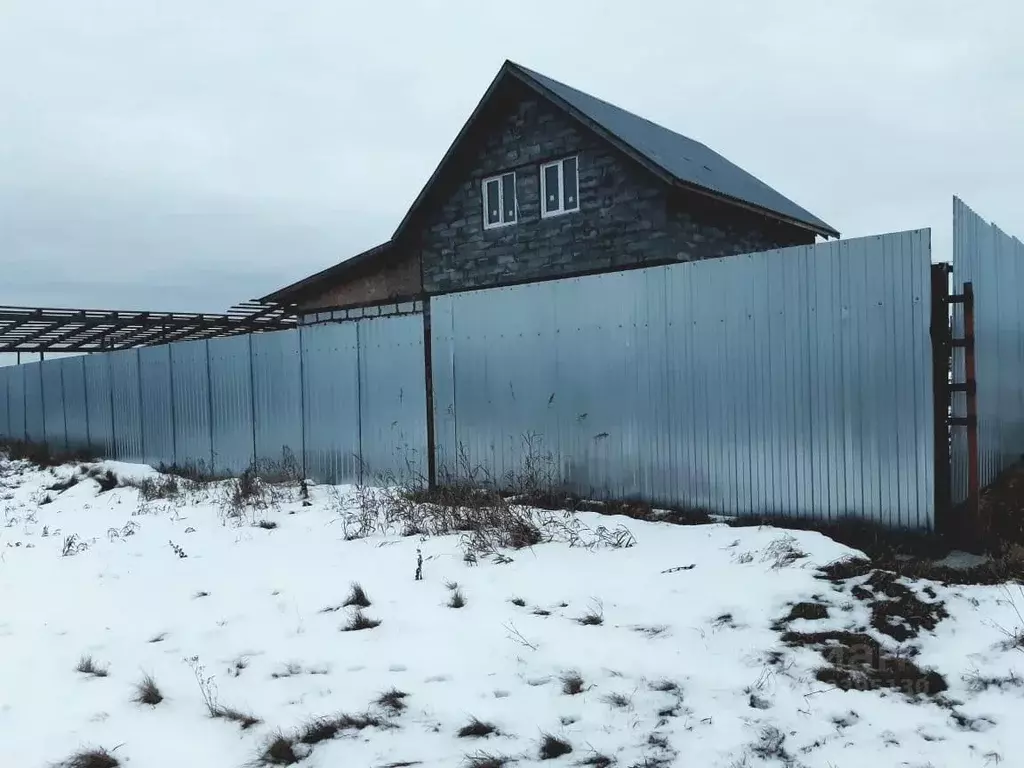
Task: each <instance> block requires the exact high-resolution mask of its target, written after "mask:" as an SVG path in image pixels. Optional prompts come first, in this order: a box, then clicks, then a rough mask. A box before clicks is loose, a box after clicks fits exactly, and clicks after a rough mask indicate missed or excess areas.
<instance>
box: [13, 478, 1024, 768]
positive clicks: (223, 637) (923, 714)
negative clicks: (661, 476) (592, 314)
mask: <svg viewBox="0 0 1024 768" xmlns="http://www.w3.org/2000/svg"><path fill="white" fill-rule="evenodd" d="M86 469H87V470H89V473H90V474H91V475H92V476H91V477H89V476H86V474H85V473H84V472H83V470H86ZM108 469H109V470H111V471H112V472H113V473H115V475H116V476H117V477H118V478H120V480H121V482H122V483H123V482H124V481H125V480H128V481H129V482H136V483H137V482H138V481H139V480H140V479H144V478H146V477H155V476H156V473H154V472H153V470H150V469H148V468H144V467H136V466H128V465H117V464H110V463H107V464H103V465H89V466H88V467H82V468H79V467H77V466H68V467H59V468H57V469H55V470H47V471H42V470H38V469H35V468H30V467H28V466H27V465H24V464H20V463H12V462H8V461H6V460H2V459H0V512H2V520H3V521H4V527H0V766H4V767H6V766H11V767H12V768H13V767H17V768H31V767H32V766H46V765H54V764H61V762H62V761H66V760H68V759H69V758H70V757H72V756H73V755H75V754H77V753H81V752H82V751H83V750H88V749H89V748H103V749H106V750H108V751H109V756H110V758H112V760H113V761H116V763H115V762H111V761H107V762H102V761H99V762H94V763H88V762H82V763H81V765H82V766H91V765H96V766H102V765H115V764H120V765H123V766H136V768H182V767H183V766H188V767H189V768H229V767H230V766H245V765H259V764H275V762H274V761H277V762H278V763H282V764H286V763H288V762H290V761H293V760H299V761H300V762H299V764H300V765H302V766H311V767H312V766H322V767H324V768H327V767H328V766H331V767H333V766H368V767H375V766H381V767H382V766H406V765H422V766H460V765H476V766H499V765H503V764H507V765H513V764H516V765H534V764H540V763H543V764H546V765H552V766H558V765H564V766H568V765H581V764H582V765H596V766H601V765H619V766H626V767H628V766H670V765H681V766H682V765H686V766H725V767H729V768H732V767H737V768H742V767H748V766H749V767H753V766H762V765H766V766H835V768H845V767H846V766H850V767H853V766H865V765H874V766H928V765H931V766H952V765H955V766H986V765H996V764H999V763H1003V764H1005V765H1019V764H1021V763H1020V762H1019V761H1020V760H1021V757H1020V756H1021V754H1024V729H1022V728H1021V727H1020V725H1019V724H1020V723H1021V722H1022V721H1024V685H1022V677H1018V676H1017V673H1018V672H1019V671H1020V672H1021V674H1022V675H1024V671H1021V669H1022V667H1024V664H1022V662H1024V653H1022V651H1021V647H1020V645H1018V644H1015V642H1014V641H1015V639H1016V638H1015V637H1014V635H1015V634H1016V633H1019V632H1020V631H1021V629H1022V625H1024V620H1022V619H1021V616H1020V614H1018V612H1017V610H1018V608H1019V609H1021V610H1024V596H1022V595H1020V593H1019V592H1018V591H1017V588H1016V587H1012V588H1007V587H1002V586H987V587H982V586H954V587H946V586H943V585H940V584H937V583H930V582H902V581H893V580H891V579H888V580H887V579H885V578H884V577H883V578H879V576H878V574H876V575H875V576H873V577H872V576H871V575H870V574H862V575H858V576H855V577H854V578H851V579H847V580H834V581H830V580H826V579H823V578H821V575H820V573H819V572H818V570H817V568H818V567H820V566H824V565H826V564H828V563H832V562H834V561H836V560H838V559H840V558H846V557H857V556H858V553H856V552H854V551H852V550H849V549H848V548H846V547H844V546H842V545H839V544H837V543H835V542H833V541H831V540H829V539H827V538H825V537H824V536H821V535H819V534H816V533H807V532H787V531H783V530H779V529H774V528H767V527H765V528H731V527H728V526H726V525H723V524H711V525H700V526H689V527H684V526H673V525H669V524H667V523H650V522H640V521H636V520H630V519H625V518H609V517H602V516H599V515H596V514H593V513H582V514H580V515H578V516H575V518H571V519H570V521H571V520H572V519H574V520H576V521H578V523H579V526H576V525H575V523H573V524H570V525H568V526H557V525H556V526H554V527H551V526H548V528H547V529H546V530H547V531H548V532H549V533H551V537H552V538H553V539H554V540H552V541H545V542H544V543H539V544H536V545H534V546H532V547H528V548H523V549H519V550H508V551H504V552H502V553H501V554H502V556H500V557H495V556H493V555H492V556H480V557H478V558H477V559H476V561H475V562H473V561H472V559H468V560H467V559H466V558H465V557H464V549H463V543H464V540H463V538H462V537H460V536H456V535H449V536H437V537H425V536H408V537H401V536H397V535H381V534H374V535H370V536H368V537H365V538H358V539H354V540H346V532H348V533H349V534H351V533H352V531H353V525H354V522H353V521H354V520H357V519H359V518H360V509H361V507H360V504H359V497H360V494H359V493H357V491H356V489H353V488H336V489H331V488H325V487H314V488H313V489H312V492H311V498H310V501H309V502H306V504H304V503H303V501H302V500H301V499H300V498H299V494H298V491H297V489H294V488H293V489H290V490H289V491H288V492H287V494H285V493H284V492H281V494H279V495H286V498H277V499H276V500H274V501H273V503H271V504H270V507H269V508H267V509H264V510H248V511H243V514H241V516H238V517H232V516H230V514H229V511H228V506H229V505H227V504H226V502H225V498H226V496H225V494H226V492H227V490H226V489H227V487H228V485H227V484H226V485H223V486H204V487H201V488H199V489H196V490H193V491H190V492H188V493H181V494H179V495H178V496H177V497H175V498H169V499H158V500H153V501H146V500H144V499H142V498H141V496H140V491H139V490H138V489H137V488H135V487H116V488H113V489H110V490H103V489H102V486H101V482H99V481H102V480H103V479H104V476H103V474H102V473H103V472H105V471H106V470H108ZM70 477H76V478H79V479H80V482H77V483H76V484H74V485H70V487H67V488H66V489H65V490H60V488H61V487H62V485H67V483H63V484H60V485H58V486H57V489H56V490H46V489H47V487H50V486H54V485H55V484H56V483H57V481H58V480H66V479H67V478H70ZM97 478H98V479H99V481H98V479H97ZM150 490H152V489H150ZM48 499H49V500H50V501H47V500H48ZM44 502H46V503H44ZM546 514H547V515H548V517H547V518H546V519H547V520H548V522H549V523H550V522H552V521H557V520H561V519H562V516H561V515H559V514H558V513H555V515H554V516H551V515H550V513H546ZM363 519H364V520H365V518H363ZM563 522H565V521H564V520H563ZM260 525H263V526H265V527H260ZM601 526H603V527H605V528H607V529H608V531H614V530H615V529H616V527H617V526H624V527H625V528H627V529H628V531H629V533H630V534H631V536H630V537H627V536H624V535H623V532H622V530H621V529H619V532H618V536H617V537H616V536H613V535H611V534H609V533H607V532H605V531H603V530H602V529H600V527H601ZM624 544H629V545H630V546H623V545H624ZM419 556H422V580H416V579H415V578H414V576H415V572H416V569H417V561H418V557H419ZM872 579H874V580H873V581H872ZM353 582H358V583H359V584H360V585H361V586H362V588H363V590H364V591H365V595H366V598H367V599H368V601H369V603H370V604H369V605H368V606H367V607H365V608H363V609H359V608H357V607H353V606H348V607H345V606H343V605H342V604H343V603H344V602H346V598H348V597H349V596H350V592H351V585H352V583H353ZM901 589H903V591H905V592H906V593H907V594H911V595H912V596H913V601H914V604H915V605H916V606H917V609H919V611H923V614H924V617H923V619H921V620H919V621H917V622H916V623H917V624H918V625H920V624H922V622H923V626H920V628H919V629H918V630H916V631H915V628H914V626H913V625H914V624H915V621H914V620H913V619H909V618H908V619H906V620H904V618H902V617H901V616H900V615H899V614H900V610H902V608H899V607H896V608H893V606H894V605H895V604H896V598H895V597H893V595H897V596H898V595H900V594H902V592H901ZM456 594H458V595H460V596H461V597H462V598H463V600H464V604H463V605H462V606H461V607H452V606H453V604H454V605H458V603H459V600H458V599H454V598H455V596H456ZM901 605H902V604H901ZM890 608H891V609H892V610H889V609H890ZM908 610H909V609H908ZM872 612H874V615H887V616H889V617H890V618H889V619H887V620H888V621H889V622H890V624H891V631H890V632H889V633H888V634H885V633H880V632H879V631H878V629H876V628H874V627H872V626H871V621H872V615H873V613H872ZM356 616H362V617H364V618H367V619H370V620H371V621H368V622H366V623H367V624H374V623H375V622H378V621H379V622H380V623H379V624H377V625H376V626H368V627H367V628H364V629H358V630H354V631H343V630H344V628H345V627H347V626H349V625H350V623H351V622H352V620H353V618H354V617H356ZM876 623H877V622H876ZM929 625H931V626H933V629H928V626H929ZM813 633H818V634H816V635H815V634H813ZM844 633H845V634H844ZM891 635H897V636H899V637H901V638H903V639H902V641H901V642H900V641H897V640H896V639H895V638H894V637H893V636H891ZM837 638H838V641H839V642H840V643H842V642H845V643H846V647H840V646H837V645H836V639H837ZM844 638H845V639H844ZM850 638H853V639H854V640H857V639H858V638H859V642H860V645H859V646H857V647H854V646H856V643H854V644H853V645H851V640H850ZM877 643H880V645H881V649H882V651H881V654H880V655H879V653H878V652H877V651H876V650H873V649H875V648H876V647H877V646H876V645H874V644H877ZM823 651H824V653H825V655H823ZM858 654H859V655H858ZM90 660H91V664H90V663H89V662H90ZM907 660H909V661H907ZM830 661H831V667H830V663H829V662H830ZM83 662H85V663H83ZM904 662H907V663H909V664H910V667H905V666H904ZM823 667H825V668H826V669H829V668H831V669H832V670H833V673H829V672H825V673H822V672H820V671H819V670H821V669H822V668H823ZM79 668H81V669H82V670H85V671H79ZM908 668H909V669H911V671H912V672H913V674H906V671H907V669H908ZM837 669H838V670H839V673H834V671H835V670H837ZM844 670H845V671H844ZM850 670H852V672H851V671H850ZM862 670H867V671H866V672H864V674H863V675H861V674H860V671H862ZM917 670H920V674H918V673H917ZM929 670H933V671H934V673H937V674H932V675H930V676H928V675H927V673H928V671H929ZM837 674H838V678H837ZM844 674H849V675H852V676H853V678H856V679H858V680H859V681H860V683H859V686H860V687H861V688H863V690H842V689H841V688H838V687H836V685H835V681H836V680H837V679H847V680H849V679H852V678H849V677H848V678H843V675H844ZM146 675H149V676H150V677H151V678H152V681H153V683H154V686H155V688H156V689H158V691H159V696H162V700H160V701H159V703H156V704H144V703H138V702H136V701H135V700H134V699H135V698H136V696H137V694H138V690H137V685H138V684H139V683H140V681H142V680H143V678H144V676H146ZM939 675H941V676H942V677H939ZM819 678H821V679H819ZM943 678H944V682H943ZM908 680H909V684H907V685H904V683H907V681H908ZM893 681H895V683H894V682H893ZM890 684H895V685H896V687H897V688H899V687H901V686H902V687H903V690H893V689H892V688H891V687H888V686H889V685H890ZM946 685H948V689H945V690H942V689H943V688H945V686H946ZM920 691H923V693H921V692H920ZM149 693H150V695H152V696H153V699H154V700H155V699H156V698H158V696H156V695H155V694H154V691H152V690H151V691H149ZM389 693H390V695H385V694H389ZM401 694H405V695H401ZM211 713H213V714H217V715H220V716H219V717H211ZM243 715H251V716H252V718H253V719H256V720H258V722H255V723H254V724H248V721H246V720H244V719H243V718H242V716H243ZM243 726H246V727H243ZM467 726H473V727H471V728H469V729H468V730H469V732H468V733H466V732H464V733H463V734H462V735H460V731H462V730H463V729H464V728H466V727H467ZM492 728H493V731H492V732H490V733H486V734H485V732H486V731H489V730H491V729H492ZM474 734H479V735H474ZM549 737H550V738H549ZM275 738H276V739H277V742H276V744H275V743H274V740H275ZM272 744H273V745H274V748H273V750H271V751H270V752H268V751H267V748H268V746H269V745H272ZM562 745H564V746H562ZM565 746H568V747H570V748H571V752H567V753H565V754H558V753H559V752H564V750H565ZM551 755H557V756H554V757H551ZM545 757H547V758H548V759H547V760H544V759H543V758H545ZM96 760H99V758H98V757H97V758H96ZM503 761H507V762H503Z"/></svg>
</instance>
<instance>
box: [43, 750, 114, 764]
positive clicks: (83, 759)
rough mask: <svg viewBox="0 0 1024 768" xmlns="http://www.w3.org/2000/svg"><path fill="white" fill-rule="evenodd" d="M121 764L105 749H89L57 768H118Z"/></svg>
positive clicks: (73, 756)
mask: <svg viewBox="0 0 1024 768" xmlns="http://www.w3.org/2000/svg"><path fill="white" fill-rule="evenodd" d="M119 765H121V763H120V762H119V761H118V759H117V758H116V757H114V756H113V755H112V754H110V752H109V751H107V750H105V749H87V750H84V751H82V752H78V753H77V754H74V755H72V756H71V757H69V758H68V759H67V760H65V761H64V762H62V763H59V764H58V767H57V768H117V767H118V766H119Z"/></svg>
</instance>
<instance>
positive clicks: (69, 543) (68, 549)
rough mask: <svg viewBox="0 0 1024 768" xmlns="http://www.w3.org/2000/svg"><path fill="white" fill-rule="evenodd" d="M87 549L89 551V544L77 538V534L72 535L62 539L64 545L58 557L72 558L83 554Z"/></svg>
mask: <svg viewBox="0 0 1024 768" xmlns="http://www.w3.org/2000/svg"><path fill="white" fill-rule="evenodd" d="M87 549H89V542H87V541H83V540H82V539H80V538H78V534H77V533H72V534H71V535H70V536H65V537H64V544H63V545H62V546H61V550H60V556H61V557H72V556H74V555H77V554H78V553H80V552H85V551H86V550H87Z"/></svg>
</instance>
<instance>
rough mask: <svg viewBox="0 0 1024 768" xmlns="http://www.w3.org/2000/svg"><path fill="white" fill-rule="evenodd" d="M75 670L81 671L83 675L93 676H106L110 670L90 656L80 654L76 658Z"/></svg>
mask: <svg viewBox="0 0 1024 768" xmlns="http://www.w3.org/2000/svg"><path fill="white" fill-rule="evenodd" d="M75 671H76V672H81V673H82V674H83V675H92V676H93V677H106V676H107V675H109V674H110V670H109V669H107V667H101V666H100V665H98V664H97V663H96V662H95V660H94V659H93V658H92V656H88V655H86V656H82V657H81V658H80V659H79V660H78V666H77V667H75Z"/></svg>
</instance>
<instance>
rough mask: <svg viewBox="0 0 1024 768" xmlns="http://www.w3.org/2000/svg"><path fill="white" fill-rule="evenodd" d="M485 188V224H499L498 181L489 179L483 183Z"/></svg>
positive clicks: (499, 201)
mask: <svg viewBox="0 0 1024 768" xmlns="http://www.w3.org/2000/svg"><path fill="white" fill-rule="evenodd" d="M485 185H486V187H487V219H486V221H487V223H488V224H500V223H501V200H500V199H499V194H498V192H499V189H500V188H499V187H498V180H497V179H491V180H490V181H487V182H485Z"/></svg>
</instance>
